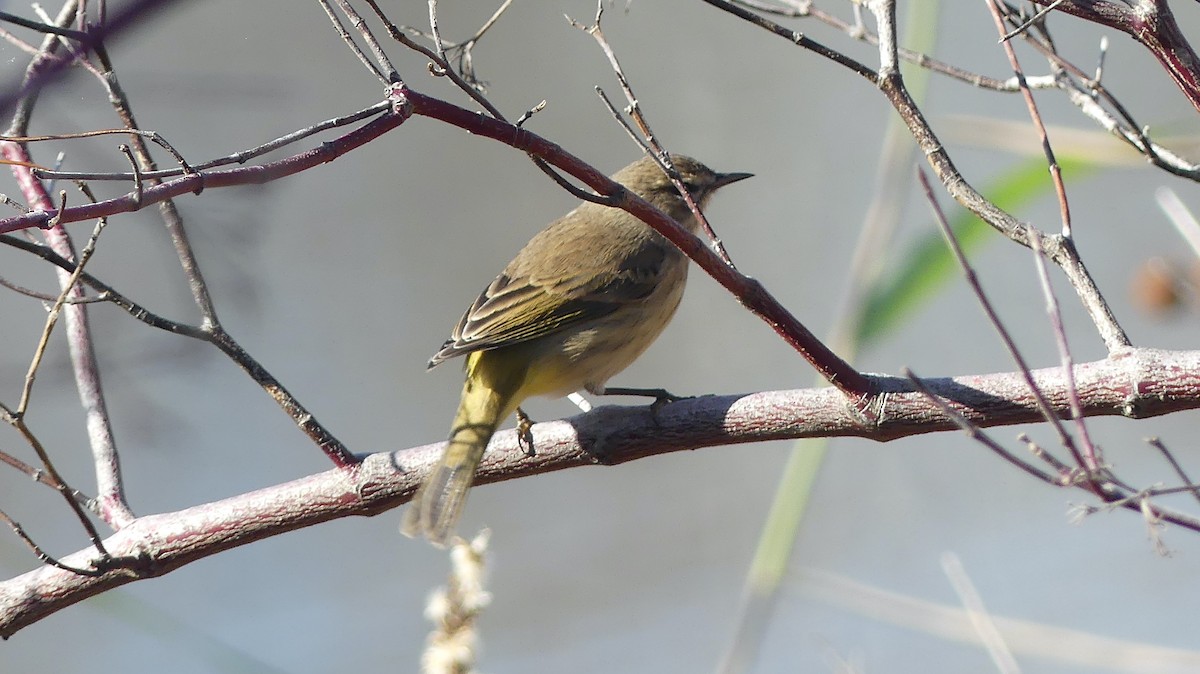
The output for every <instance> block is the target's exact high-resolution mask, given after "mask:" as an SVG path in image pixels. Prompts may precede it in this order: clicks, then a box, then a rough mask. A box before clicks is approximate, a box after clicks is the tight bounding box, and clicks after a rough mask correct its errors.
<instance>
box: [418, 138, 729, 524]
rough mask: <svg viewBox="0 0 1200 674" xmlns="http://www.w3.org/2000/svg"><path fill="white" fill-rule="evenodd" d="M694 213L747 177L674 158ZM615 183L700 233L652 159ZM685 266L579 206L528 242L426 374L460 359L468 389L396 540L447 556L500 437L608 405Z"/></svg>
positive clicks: (622, 223) (663, 248)
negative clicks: (541, 410) (553, 401)
mask: <svg viewBox="0 0 1200 674" xmlns="http://www.w3.org/2000/svg"><path fill="white" fill-rule="evenodd" d="M671 163H672V164H674V165H675V168H676V170H677V171H678V172H679V176H680V177H681V178H682V179H683V183H684V185H686V186H687V188H688V191H689V192H690V193H691V195H692V199H694V200H695V202H696V203H697V205H699V206H700V207H701V208H703V207H704V205H705V204H706V203H707V202H708V200H709V198H710V197H711V196H712V195H713V193H714V192H716V191H717V189H719V188H721V187H724V186H725V185H728V184H730V183H734V182H737V181H739V180H743V179H745V178H749V177H750V176H751V174H749V173H717V172H715V171H713V170H712V169H710V168H708V167H707V166H705V165H704V164H701V163H700V162H698V161H696V160H695V159H692V158H690V157H684V156H682V155H671ZM612 179H613V180H614V181H616V182H618V183H620V184H622V185H624V186H625V187H626V188H628V189H629V190H630V191H632V192H633V193H635V194H637V195H638V196H640V197H641V198H643V199H645V200H646V201H648V202H650V203H651V204H653V205H654V207H655V208H657V209H658V210H660V211H662V212H663V213H665V214H667V215H669V216H671V217H672V218H673V219H674V220H675V221H676V222H678V223H680V224H681V225H683V226H685V227H687V228H688V230H689V231H691V232H692V233H693V234H694V233H696V230H697V228H698V227H699V223H698V222H697V221H696V218H695V216H694V215H693V214H692V212H691V209H689V208H688V205H687V202H686V201H684V199H683V197H682V196H680V194H679V192H678V190H677V189H676V188H675V185H674V183H672V182H671V179H670V178H668V177H667V175H666V173H664V172H663V170H662V168H660V167H659V165H658V164H657V163H656V162H655V160H654V159H653V158H651V157H643V158H641V159H639V160H637V161H635V162H634V163H632V164H630V165H629V166H626V167H625V168H623V169H621V170H620V171H618V172H617V173H616V174H615V175H613V177H612ZM687 272H688V258H687V256H686V255H684V254H683V253H682V252H681V251H680V250H679V249H678V248H676V247H675V245H674V244H672V243H671V242H670V241H668V240H667V239H665V238H664V237H663V236H662V235H660V234H659V233H658V232H655V231H654V230H653V229H652V228H650V226H649V225H646V224H645V223H643V222H642V221H641V220H638V219H637V218H635V217H634V216H632V215H630V214H629V213H626V212H625V211H622V210H620V209H618V208H612V207H608V206H602V205H600V204H595V203H592V202H584V203H582V204H580V205H579V206H578V207H577V208H575V210H573V211H571V212H570V213H567V214H566V215H564V216H563V217H561V218H559V219H558V220H555V221H554V222H552V223H551V224H550V226H548V227H546V229H544V230H542V231H541V232H540V233H538V234H537V236H534V237H533V239H531V240H530V241H529V243H527V244H525V247H524V248H522V249H521V252H519V253H517V256H516V257H515V258H513V260H512V262H509V263H508V266H507V267H505V268H504V271H503V272H502V273H501V274H500V275H499V276H497V277H496V280H494V281H492V282H491V284H490V285H488V287H487V288H484V290H483V293H481V294H480V295H479V298H478V299H476V300H475V303H474V304H472V305H471V308H470V309H468V310H467V312H466V313H465V314H463V317H462V318H461V319H460V320H459V321H458V325H456V326H454V331H453V332H452V333H451V334H450V339H448V340H446V343H445V344H443V345H442V348H441V349H440V350H439V351H438V352H437V353H435V354H434V355H433V358H431V359H429V367H431V368H432V367H434V366H436V365H437V364H439V363H441V362H442V361H444V360H446V359H449V358H454V357H456V356H461V355H463V354H467V363H466V371H467V379H466V383H465V384H464V385H463V392H462V399H461V401H460V402H459V405H458V412H457V413H456V414H455V415H454V423H453V424H452V425H451V427H450V439H449V442H448V444H447V446H446V450H445V452H444V453H443V454H442V461H441V463H440V464H439V465H438V466H437V467H436V468H435V469H434V471H433V473H432V474H431V475H430V476H429V477H428V479H426V481H425V482H424V483H423V484H422V485H421V487H420V489H418V490H417V493H416V495H415V496H414V497H413V500H412V504H411V505H409V507H408V512H407V513H405V515H404V521H403V523H402V524H401V526H400V531H401V532H403V533H404V534H405V535H406V536H415V535H418V534H419V535H423V536H425V537H426V538H428V539H429V540H430V541H431V542H432V543H433V544H434V545H438V546H443V545H445V544H446V542H447V541H448V540H449V539H450V537H451V535H453V533H454V527H455V525H456V524H457V522H458V518H459V515H460V514H461V513H462V508H463V505H464V504H465V503H466V498H467V491H468V490H469V489H470V488H471V482H472V481H473V480H474V478H475V469H476V468H477V467H478V466H479V461H480V459H482V458H483V451H484V449H485V448H486V447H487V444H488V441H489V440H491V437H492V434H493V433H494V432H495V431H496V427H497V426H498V425H499V424H500V422H502V421H504V419H506V418H508V416H509V415H510V414H512V413H513V412H514V411H516V410H517V409H518V407H519V406H520V404H521V403H522V402H523V401H524V400H525V399H526V398H529V397H531V396H553V397H557V396H564V395H567V394H569V393H572V392H574V391H578V390H580V389H583V390H586V391H588V392H589V393H593V394H595V395H603V394H604V393H605V388H604V384H605V382H606V381H608V379H609V378H610V377H612V376H613V375H615V374H617V373H618V372H620V371H621V370H624V369H625V368H626V367H628V366H629V364H630V363H632V362H633V361H634V360H635V359H636V358H637V357H638V356H640V355H641V354H642V352H643V351H645V350H646V349H647V348H648V347H649V346H650V344H652V343H653V342H654V340H655V339H657V338H658V335H659V334H660V333H661V332H662V331H663V328H665V327H667V323H668V322H669V321H670V320H671V316H672V315H674V313H675V309H676V308H677V307H678V306H679V300H680V299H681V298H682V297H683V287H684V284H685V283H686V281H687Z"/></svg>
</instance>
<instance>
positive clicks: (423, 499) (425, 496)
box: [400, 351, 523, 547]
mask: <svg viewBox="0 0 1200 674" xmlns="http://www.w3.org/2000/svg"><path fill="white" fill-rule="evenodd" d="M491 355H492V354H491V353H490V352H487V351H477V352H475V353H472V354H471V355H470V357H469V358H468V360H467V381H466V383H465V384H464V385H463V392H462V399H461V401H460V402H459V404H458V412H457V413H456V414H455V415H454V424H453V425H452V426H451V427H450V439H449V441H448V442H447V444H446V450H445V452H443V454H442V460H441V462H440V463H439V464H438V465H437V466H436V467H435V468H434V469H433V472H432V473H430V475H429V477H428V478H426V480H425V482H424V483H423V484H422V485H421V487H420V488H419V489H418V490H417V493H416V495H415V496H413V500H412V503H411V504H410V505H409V506H408V511H407V512H406V513H404V519H403V521H402V522H401V523H400V532H401V533H403V534H404V535H405V536H410V537H412V536H424V537H425V538H427V539H429V542H431V543H433V544H434V545H436V546H438V547H443V546H445V545H446V543H448V542H449V540H450V538H451V537H452V536H453V535H454V528H455V525H457V524H458V518H459V516H461V515H462V510H463V506H464V505H465V504H466V502H467V492H468V491H470V489H471V483H472V482H474V480H475V470H476V469H477V468H478V467H479V462H480V460H481V459H482V458H483V451H484V450H485V449H486V448H487V445H488V441H489V440H491V439H492V434H493V433H495V432H496V427H497V426H499V425H500V422H502V421H504V419H506V418H508V415H510V414H512V412H513V410H515V409H516V407H517V405H518V404H520V401H519V400H517V399H516V398H517V391H518V390H519V388H520V383H521V380H522V379H523V373H512V372H503V371H497V369H498V368H496V367H495V365H496V363H497V362H498V361H499V362H500V363H501V364H503V361H500V359H495V358H490V357H489V356H491ZM499 369H500V370H503V369H505V368H499Z"/></svg>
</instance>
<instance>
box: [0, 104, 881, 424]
mask: <svg viewBox="0 0 1200 674" xmlns="http://www.w3.org/2000/svg"><path fill="white" fill-rule="evenodd" d="M391 100H392V101H393V108H392V111H391V112H390V113H387V114H384V115H382V116H380V117H377V118H375V119H373V120H371V121H369V122H367V123H366V124H364V125H363V126H361V127H359V128H358V129H355V130H354V131H351V132H349V133H347V134H345V135H343V136H340V137H338V138H336V139H334V140H332V141H329V142H326V143H324V144H322V145H321V146H320V147H317V148H313V149H312V150H309V151H307V152H302V153H300V154H296V155H293V156H291V157H287V158H285V159H281V160H279V161H275V162H270V163H267V164H263V165H260V166H247V167H240V168H233V169H219V170H214V171H203V172H198V173H192V174H188V175H183V176H180V177H178V178H174V179H172V180H167V181H164V182H163V183H161V184H159V185H153V186H146V187H144V188H143V189H141V190H140V191H138V190H134V191H132V192H130V193H128V194H126V195H123V196H121V197H117V198H114V199H109V200H107V201H100V202H97V203H94V204H85V205H81V206H73V207H70V208H66V209H63V210H62V211H61V213H60V212H59V211H56V210H53V209H44V210H40V211H36V212H32V213H26V214H23V215H20V216H16V217H12V218H7V219H3V220H0V233H4V232H11V231H14V230H18V229H24V228H28V227H40V226H45V225H46V224H47V223H49V222H51V221H52V220H54V219H55V218H57V221H58V222H60V223H66V222H75V221H79V220H85V219H90V218H96V217H101V216H105V215H114V214H116V213H125V212H131V211H136V210H138V209H140V208H143V207H145V206H146V205H147V204H152V203H156V202H158V201H161V200H163V199H168V198H172V197H177V196H180V195H183V194H186V193H188V192H199V191H200V190H202V189H207V188H212V187H226V186H230V185H244V184H247V183H264V182H268V181H271V180H276V179H278V178H281V177H284V176H288V175H292V174H294V173H298V172H300V171H303V170H305V169H308V168H312V167H313V166H317V165H319V164H323V163H327V162H330V161H333V160H334V159H336V158H337V157H340V156H341V155H343V154H346V153H347V152H350V151H351V150H354V149H355V148H358V147H360V146H362V145H363V144H365V143H367V142H369V141H371V140H373V139H375V138H377V137H379V136H381V135H382V134H384V133H386V132H388V131H390V130H392V129H394V128H396V127H397V126H399V125H400V124H402V123H404V121H405V120H406V119H407V118H408V116H409V115H414V114H415V115H421V116H425V117H431V118H434V119H437V120H440V121H442V122H446V123H448V124H451V125H453V126H457V127H459V128H462V129H464V130H467V131H469V132H471V133H473V134H476V135H480V136H486V137H488V138H493V139H495V140H498V141H500V142H503V143H505V144H507V145H510V146H512V147H514V148H517V149H519V150H524V151H525V152H528V153H530V154H532V155H534V156H536V157H539V158H541V159H543V160H545V161H546V162H547V163H549V164H551V165H553V166H555V167H557V168H559V169H561V170H563V171H565V172H566V173H568V174H570V175H572V176H574V177H575V178H577V179H579V180H580V181H582V182H583V183H584V184H586V185H588V186H589V187H591V188H592V189H594V190H596V191H597V192H598V193H600V194H602V195H606V196H610V197H614V198H615V203H614V205H615V206H616V207H617V208H621V209H623V210H626V211H628V212H630V213H632V214H633V215H635V216H637V217H638V218H640V219H641V220H643V221H644V222H646V223H647V224H648V225H650V226H651V227H653V228H654V229H655V230H657V231H658V232H660V233H661V234H662V235H663V236H666V237H667V238H669V239H670V240H671V241H673V242H674V243H675V245H677V246H679V248H680V249H682V250H683V251H684V252H685V253H687V255H688V257H690V258H692V260H694V261H695V262H696V263H697V264H698V265H700V267H702V268H703V269H704V270H705V271H706V272H708V274H709V275H710V276H712V277H713V278H714V279H716V281H717V282H718V283H720V284H721V285H723V286H725V288H727V289H728V290H729V291H730V292H731V293H733V295H734V296H735V297H737V298H738V300H739V301H740V302H741V303H742V304H743V305H745V306H746V307H747V308H749V309H750V310H751V311H753V312H754V313H755V314H757V315H758V316H759V317H760V318H762V319H763V320H764V321H766V322H767V324H768V325H770V326H771V327H772V328H773V329H774V330H775V331H776V332H777V333H779V335H780V336H782V337H783V338H784V340H785V341H787V343H788V344H790V345H792V347H793V348H795V349H796V350H797V351H799V352H800V353H801V355H803V356H804V357H805V358H806V359H807V360H808V361H809V362H810V363H812V364H813V366H814V367H816V368H817V370H818V371H819V372H820V373H821V374H822V375H823V376H824V377H825V378H826V379H827V380H828V381H830V382H831V383H832V384H833V385H834V386H836V387H837V388H838V389H840V390H841V391H842V392H843V393H845V394H846V395H848V396H849V397H850V398H851V399H852V400H854V401H856V402H860V403H865V402H866V399H867V398H868V396H870V395H871V394H872V392H873V391H872V389H871V387H870V382H869V380H868V379H867V378H865V377H864V376H863V375H862V374H860V373H859V372H858V371H857V370H855V369H854V368H853V367H851V366H850V364H848V363H846V362H845V361H844V360H842V359H841V358H839V357H838V356H837V355H836V354H834V353H833V352H832V351H830V350H829V349H828V348H827V347H826V346H825V345H824V344H822V343H821V341H820V340H819V339H817V338H816V336H815V335H813V334H812V333H811V332H809V330H808V329H807V328H806V327H804V325H803V324H801V323H800V321H799V320H797V319H796V317H795V316H793V315H792V314H791V313H790V312H789V311H788V310H787V309H785V308H784V307H783V305H781V304H779V302H778V301H777V300H775V298H774V297H772V296H771V295H770V293H768V292H767V291H766V289H765V288H764V287H763V286H762V284H761V283H759V282H758V281H756V280H755V279H753V278H750V277H748V276H745V275H744V274H741V273H740V272H738V271H737V270H736V269H733V268H732V267H730V266H728V265H726V264H725V263H724V262H722V261H721V259H720V257H718V256H717V255H716V254H715V253H713V252H712V251H711V250H710V249H709V248H708V247H707V246H705V244H704V243H703V242H702V241H701V240H700V239H699V238H697V237H695V236H693V235H692V234H690V233H689V232H687V230H685V229H683V228H682V227H680V226H679V225H677V224H675V222H674V221H673V220H671V219H670V218H668V217H667V216H666V215H664V214H663V213H661V212H660V211H658V210H657V209H655V208H654V207H653V206H651V205H650V204H649V203H647V202H646V201H644V200H643V199H641V198H639V197H638V196H637V195H635V194H632V193H630V192H626V191H625V190H624V189H623V188H622V187H621V186H620V185H618V184H617V183H614V182H613V181H612V180H610V179H609V178H608V177H607V176H605V175H604V174H602V173H600V172H599V171H596V170H595V169H593V168H592V167H591V166H589V165H588V164H586V163H585V162H583V161H582V160H581V159H579V158H578V157H575V156H574V155H572V154H570V153H569V152H567V151H566V150H564V149H562V148H561V147H560V146H558V145H557V144H555V143H552V142H550V141H549V140H546V139H545V138H542V137H541V136H538V135H537V134H534V133H531V132H529V131H526V130H525V129H522V128H519V127H516V126H514V125H512V124H510V123H508V122H504V121H500V120H496V119H493V118H491V117H487V116H484V115H482V114H480V113H477V112H472V111H470V110H467V109H466V108H461V107H458V106H456V105H453V104H451V103H448V102H446V101H443V100H441V99H438V98H434V97H431V96H426V95H424V94H422V93H420V92H417V91H414V90H412V89H409V88H407V87H405V86H403V85H397V86H395V87H394V88H393V89H392V92H391Z"/></svg>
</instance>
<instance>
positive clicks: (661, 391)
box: [588, 386, 694, 415]
mask: <svg viewBox="0 0 1200 674" xmlns="http://www.w3.org/2000/svg"><path fill="white" fill-rule="evenodd" d="M588 392H589V393H591V394H593V395H598V396H641V397H643V398H654V402H652V403H650V411H651V412H654V413H655V414H656V415H657V413H658V410H660V409H661V408H662V406H663V405H666V404H667V403H673V402H679V401H680V400H687V399H688V398H692V397H694V396H677V395H675V394H674V393H671V392H670V391H668V390H667V389H665V388H625V387H619V386H605V387H599V386H598V387H595V389H594V390H593V389H588Z"/></svg>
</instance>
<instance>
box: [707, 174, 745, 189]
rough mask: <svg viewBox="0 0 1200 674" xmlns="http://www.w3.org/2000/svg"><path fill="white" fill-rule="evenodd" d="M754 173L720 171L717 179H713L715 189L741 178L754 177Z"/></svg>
mask: <svg viewBox="0 0 1200 674" xmlns="http://www.w3.org/2000/svg"><path fill="white" fill-rule="evenodd" d="M753 177H754V174H753V173H718V174H717V179H716V180H715V181H713V189H716V188H718V187H724V186H726V185H729V184H730V183H736V182H737V181H739V180H745V179H746V178H753Z"/></svg>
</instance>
